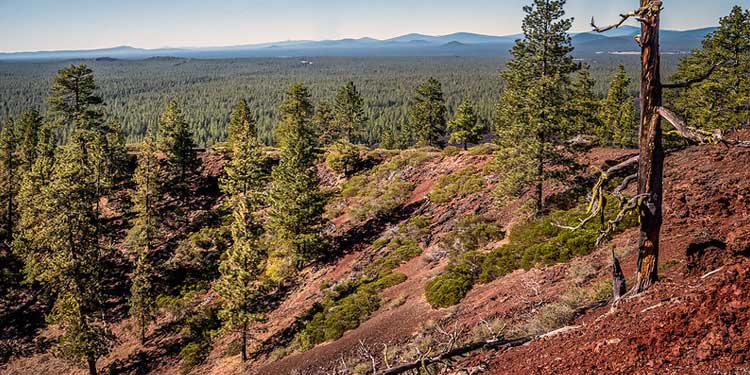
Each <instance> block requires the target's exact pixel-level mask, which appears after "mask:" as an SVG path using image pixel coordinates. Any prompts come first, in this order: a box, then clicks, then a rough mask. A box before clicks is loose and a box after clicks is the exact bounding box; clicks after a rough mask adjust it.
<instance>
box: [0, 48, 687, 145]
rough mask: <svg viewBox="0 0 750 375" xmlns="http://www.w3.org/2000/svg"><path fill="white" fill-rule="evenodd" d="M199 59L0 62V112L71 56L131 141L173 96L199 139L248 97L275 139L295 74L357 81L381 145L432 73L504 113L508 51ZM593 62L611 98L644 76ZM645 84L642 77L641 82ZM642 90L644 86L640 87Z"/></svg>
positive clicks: (622, 59)
mask: <svg viewBox="0 0 750 375" xmlns="http://www.w3.org/2000/svg"><path fill="white" fill-rule="evenodd" d="M302 60H304V59H298V58H288V59H283V58H273V59H234V60H189V59H176V58H155V59H148V60H141V61H125V60H123V61H117V60H115V61H112V60H86V61H60V62H45V63H2V62H0V77H2V79H0V118H6V117H8V116H12V117H14V118H17V117H19V116H20V114H21V112H23V111H24V110H25V109H27V108H30V107H32V108H37V109H38V110H39V111H40V112H41V113H44V111H45V108H46V102H45V100H44V98H45V97H46V96H47V95H48V93H49V87H50V80H51V77H54V75H55V73H56V72H57V70H59V69H60V68H63V67H66V66H69V65H71V64H76V65H77V64H84V63H85V64H86V65H88V66H89V67H90V68H91V69H92V70H94V72H95V73H96V80H97V84H98V85H99V90H98V93H99V95H100V96H101V97H102V98H103V99H104V101H105V102H106V104H107V105H106V108H107V113H108V114H109V115H111V116H114V117H116V118H118V119H119V120H120V121H121V123H122V126H123V132H124V137H125V140H126V142H129V143H132V142H137V141H139V140H140V139H141V138H142V137H143V135H144V134H145V130H146V128H147V127H152V128H153V127H154V126H155V125H156V124H157V122H158V119H159V116H160V115H161V112H162V111H163V109H164V106H165V105H166V102H167V101H168V100H169V99H175V100H177V102H178V103H179V104H180V105H181V107H182V108H183V111H184V114H185V117H186V120H187V122H188V123H189V125H190V127H191V130H192V131H193V133H194V135H195V142H196V143H197V144H198V145H199V146H210V145H213V144H214V143H216V142H218V141H222V140H224V139H225V138H226V124H227V122H228V121H229V113H230V112H231V109H232V106H234V104H235V103H236V102H237V100H238V99H239V98H243V97H244V98H247V99H248V102H249V105H250V109H251V111H252V112H253V116H254V117H255V118H257V122H258V133H259V136H260V137H261V139H262V140H263V141H264V142H265V143H266V144H273V143H275V141H276V140H275V139H274V133H273V128H274V126H275V124H276V123H277V120H278V118H277V109H278V107H279V105H280V104H281V102H282V97H283V94H284V90H285V89H286V88H288V87H289V85H290V84H291V83H293V82H304V83H305V84H306V85H307V86H308V87H309V88H310V91H311V95H312V99H313V102H314V103H319V102H320V101H322V100H327V101H328V102H333V101H334V99H335V96H336V93H337V92H338V91H339V89H340V88H341V87H342V86H344V85H346V84H347V82H349V81H353V82H354V83H355V84H356V85H357V89H358V90H359V92H360V93H361V94H362V97H363V99H364V109H365V112H366V115H367V118H368V119H369V120H368V122H367V124H366V129H365V132H364V134H363V140H365V141H366V142H368V143H371V144H375V143H378V142H379V141H380V137H381V134H382V133H383V131H384V130H390V129H395V128H398V127H401V126H402V125H404V124H405V123H406V122H407V121H408V105H409V101H410V99H411V98H412V96H413V93H414V90H415V89H416V88H417V86H418V85H419V84H421V83H422V82H424V81H426V80H427V79H428V78H430V77H434V78H436V79H437V80H438V81H440V82H441V83H442V86H443V91H444V94H445V100H446V103H447V106H448V113H449V118H453V115H454V113H455V111H456V110H457V108H458V105H459V104H460V102H461V101H462V100H463V99H464V98H467V99H469V100H471V101H472V102H473V103H474V105H475V109H476V112H477V114H478V116H479V121H480V122H483V123H485V124H487V125H489V123H490V122H491V119H492V118H493V116H494V112H495V105H496V104H497V99H498V97H499V91H498V88H499V87H500V85H501V82H500V78H499V76H498V72H499V71H500V69H502V67H503V66H504V64H505V59H503V58H488V57H430V58H426V57H425V58H421V57H399V58H315V59H312V61H311V62H312V64H303V63H302V62H301V61H302ZM664 60H665V61H664V71H665V72H664V73H665V74H670V73H671V72H672V71H673V70H674V69H675V68H676V66H677V62H678V56H676V55H665V56H664ZM577 61H581V62H585V63H587V64H589V65H591V73H592V76H593V78H594V79H595V81H596V84H595V88H594V90H595V93H596V94H597V95H598V96H602V97H603V96H605V95H606V93H607V88H608V85H609V82H610V80H611V78H612V74H613V73H614V71H615V70H616V68H617V66H618V65H620V64H623V65H625V66H626V67H627V72H628V75H629V76H631V77H633V78H635V77H636V75H637V69H636V68H635V67H636V64H635V62H636V61H637V56H629V55H617V56H615V55H603V56H595V57H591V58H584V59H579V60H577ZM633 81H634V82H636V81H635V80H633ZM630 90H631V93H632V94H635V92H636V90H637V87H636V86H635V85H633V86H632V87H630Z"/></svg>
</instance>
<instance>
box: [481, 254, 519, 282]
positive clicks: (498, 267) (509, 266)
mask: <svg viewBox="0 0 750 375" xmlns="http://www.w3.org/2000/svg"><path fill="white" fill-rule="evenodd" d="M517 269H518V259H516V252H515V251H513V249H512V248H511V247H509V246H501V247H499V248H497V249H495V250H493V251H490V252H489V253H488V254H487V255H486V256H485V257H484V262H482V272H481V273H480V275H479V281H480V282H482V283H488V282H490V281H492V280H495V279H498V278H500V277H503V276H505V275H507V274H509V273H511V272H513V271H515V270H517Z"/></svg>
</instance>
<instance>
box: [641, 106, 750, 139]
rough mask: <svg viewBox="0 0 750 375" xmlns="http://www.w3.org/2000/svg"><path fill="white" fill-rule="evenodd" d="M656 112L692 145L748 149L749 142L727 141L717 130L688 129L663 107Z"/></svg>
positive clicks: (679, 119)
mask: <svg viewBox="0 0 750 375" xmlns="http://www.w3.org/2000/svg"><path fill="white" fill-rule="evenodd" d="M656 112H657V113H659V115H661V117H662V118H664V119H665V120H667V122H669V123H670V124H672V126H673V127H674V128H675V131H676V133H677V134H678V135H680V136H682V137H683V138H685V139H687V140H688V142H691V143H693V144H718V143H722V144H724V145H731V146H736V147H750V142H749V141H739V140H734V139H727V138H725V137H724V134H723V133H722V132H721V130H718V129H716V130H714V131H713V132H708V131H705V130H701V129H696V128H693V127H689V126H688V125H687V124H686V123H685V121H683V120H682V119H681V118H680V117H679V116H677V115H676V114H675V113H674V112H672V111H670V110H669V109H667V108H665V107H658V108H656Z"/></svg>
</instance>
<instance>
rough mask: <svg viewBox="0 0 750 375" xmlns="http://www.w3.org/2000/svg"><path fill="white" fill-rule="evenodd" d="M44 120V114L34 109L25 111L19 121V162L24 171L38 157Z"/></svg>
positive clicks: (27, 169)
mask: <svg viewBox="0 0 750 375" xmlns="http://www.w3.org/2000/svg"><path fill="white" fill-rule="evenodd" d="M42 121H43V120H42V116H40V115H39V112H37V111H36V110H34V109H28V110H26V111H24V112H23V113H22V114H21V118H20V119H19V121H18V164H19V168H20V169H21V170H22V171H24V172H27V171H29V170H30V169H31V166H32V165H33V164H34V159H36V148H37V143H38V142H39V132H40V130H41V128H42Z"/></svg>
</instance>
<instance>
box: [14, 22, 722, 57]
mask: <svg viewBox="0 0 750 375" xmlns="http://www.w3.org/2000/svg"><path fill="white" fill-rule="evenodd" d="M715 29H716V28H715V27H707V28H700V29H691V30H662V34H661V35H662V44H663V46H662V48H663V50H664V51H665V52H668V53H686V52H688V51H690V50H692V49H694V48H696V47H699V46H700V42H701V40H702V39H703V38H704V37H705V36H706V35H707V34H709V33H710V32H713V31H714V30H715ZM639 30H640V29H639V28H637V27H634V26H628V25H625V26H622V27H620V28H618V29H613V30H610V31H608V32H606V33H602V34H597V33H594V32H580V33H571V37H572V41H573V46H574V47H575V48H576V52H575V53H578V54H600V53H615V52H636V51H637V50H638V46H637V45H636V44H635V43H634V42H633V41H632V38H633V36H635V35H637V34H638V32H639ZM521 37H522V34H511V35H500V36H498V35H486V34H478V33H471V32H456V33H451V34H446V35H427V34H420V33H410V34H405V35H401V36H397V37H394V38H389V39H382V40H381V39H375V38H370V37H361V38H342V39H329V40H288V41H278V42H270V43H256V44H240V45H233V46H215V47H164V48H153V49H148V48H139V47H134V46H130V45H120V46H114V47H109V48H100V49H88V50H86V49H78V50H49V51H22V52H0V61H54V60H71V59H96V58H103V57H107V58H115V59H127V60H140V59H146V58H150V57H157V56H171V57H181V58H207V59H211V58H243V57H324V56H342V57H343V56H351V57H357V56H441V55H449V56H450V55H456V54H459V55H462V56H464V55H466V56H471V55H482V56H492V55H503V54H507V52H508V50H509V49H510V48H512V46H513V45H514V43H515V41H516V40H517V39H520V38H521ZM457 46H460V47H461V48H456V47H457Z"/></svg>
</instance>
